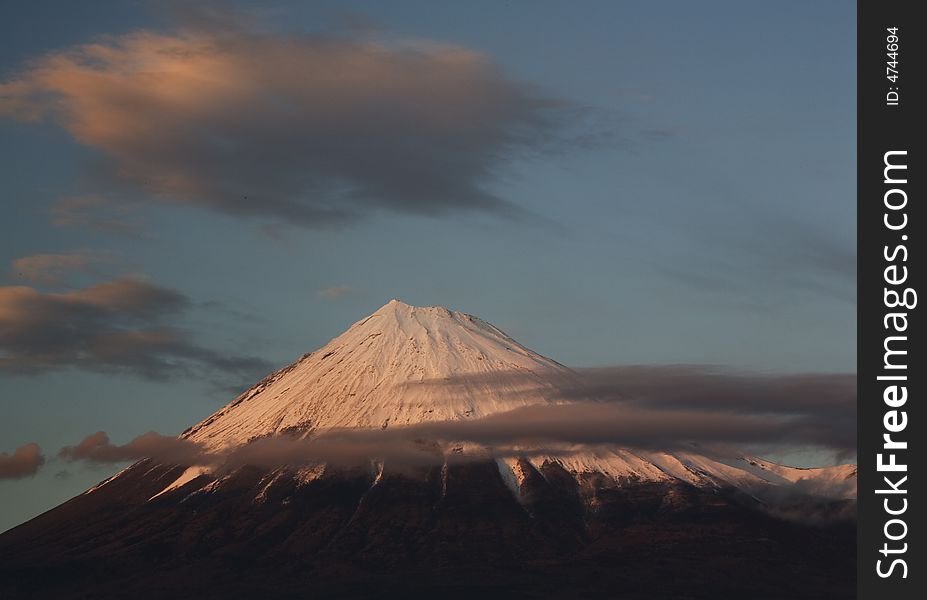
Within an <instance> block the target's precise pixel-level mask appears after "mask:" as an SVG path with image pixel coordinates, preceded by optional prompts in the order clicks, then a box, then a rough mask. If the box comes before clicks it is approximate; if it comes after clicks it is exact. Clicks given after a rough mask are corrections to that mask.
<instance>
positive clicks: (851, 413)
mask: <svg viewBox="0 0 927 600" xmlns="http://www.w3.org/2000/svg"><path fill="white" fill-rule="evenodd" d="M479 377H480V380H479V383H480V384H484V385H485V384H487V383H493V382H494V383H499V384H502V383H511V382H510V381H509V379H508V378H514V377H524V375H521V374H516V373H511V374H501V375H500V376H497V377H486V376H479ZM442 382H443V384H446V385H451V386H454V385H472V384H474V383H475V382H474V381H473V378H463V377H461V378H456V379H452V380H450V382H448V381H447V380H442ZM432 384H435V385H437V384H438V382H432ZM559 384H560V394H559V401H558V402H556V403H554V404H543V405H531V406H526V407H523V408H518V409H515V410H511V411H507V412H503V413H497V414H493V415H489V416H487V417H483V418H479V419H463V420H452V421H433V422H423V423H417V424H414V425H408V426H397V427H390V428H388V429H344V430H328V431H324V432H319V433H316V434H313V435H312V436H310V437H308V438H299V437H294V436H287V435H280V436H271V437H266V438H261V439H257V440H252V441H251V442H249V443H248V444H246V445H244V446H241V447H239V448H235V449H233V450H230V451H220V452H217V453H215V452H213V453H211V452H207V451H206V450H205V449H203V448H201V447H200V446H199V445H197V444H195V443H193V442H190V441H188V440H184V445H181V446H178V445H177V444H176V442H177V440H176V438H165V437H163V436H155V434H146V435H149V436H155V437H151V438H150V439H146V441H147V442H148V443H147V445H143V444H141V443H140V442H139V440H141V438H137V439H136V440H135V441H133V442H132V443H131V444H130V446H131V448H132V449H131V450H127V449H126V448H109V447H108V441H107V440H106V438H105V434H102V433H97V434H95V436H96V437H94V436H91V438H92V439H91V438H88V439H87V440H85V441H84V442H82V446H88V447H92V448H98V447H104V446H106V447H107V450H106V451H94V452H73V451H69V454H70V455H71V456H73V457H74V458H82V459H87V460H95V461H104V462H105V461H114V460H117V461H122V460H128V459H129V458H141V457H143V456H150V457H154V458H159V459H162V460H163V459H165V457H166V455H170V456H171V460H174V461H176V462H179V463H185V462H186V463H191V462H195V461H201V462H203V463H204V464H216V465H225V466H241V465H245V464H249V465H257V466H263V467H274V466H281V465H284V464H291V465H292V464H301V463H312V462H335V463H338V462H346V463H355V464H356V463H358V462H364V461H366V460H369V459H371V458H380V459H384V458H389V459H390V460H393V461H397V462H400V463H411V464H425V463H432V464H433V463H435V462H441V461H443V460H444V453H445V452H446V451H447V450H448V449H449V448H453V447H457V446H460V445H475V446H477V447H482V448H485V449H487V450H488V451H490V452H492V453H493V454H495V455H496V456H509V455H510V456H517V455H526V454H549V453H554V454H564V453H569V452H573V451H580V450H582V449H584V448H589V447H597V446H619V447H626V448H636V449H641V450H659V451H678V450H685V451H691V450H692V449H693V447H694V446H697V447H698V451H699V452H702V453H706V454H717V455H719V456H725V455H726V456H731V455H739V454H738V453H739V452H740V450H738V449H739V448H743V447H745V446H751V447H757V446H767V447H778V448H789V447H796V446H797V447H817V448H827V449H831V450H835V451H837V452H839V453H843V454H847V455H849V454H852V453H854V452H855V449H856V419H855V417H856V412H855V405H856V403H855V398H856V390H855V377H854V376H850V375H830V374H808V375H750V374H731V373H725V372H723V371H719V370H715V369H707V368H704V367H689V366H668V367H615V368H609V369H594V370H589V371H580V372H577V373H576V374H575V376H570V377H569V378H568V379H565V380H563V381H560V382H559ZM416 385H423V384H416ZM424 385H429V383H428V382H426V383H425V384H424ZM143 437H144V436H143ZM133 452H134V453H133ZM146 452H148V453H149V454H145V453H146ZM127 457H129V458H127ZM848 485H849V484H848ZM807 491H809V493H810V492H812V491H813V490H807Z"/></svg>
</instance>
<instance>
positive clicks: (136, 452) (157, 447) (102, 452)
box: [58, 431, 203, 463]
mask: <svg viewBox="0 0 927 600" xmlns="http://www.w3.org/2000/svg"><path fill="white" fill-rule="evenodd" d="M202 455H203V453H202V451H201V450H200V449H199V447H198V446H197V445H196V444H194V443H193V442H189V441H187V440H183V439H180V438H177V437H172V436H164V435H160V434H158V433H155V432H153V431H149V432H148V433H145V434H142V435H140V436H138V437H136V438H134V439H133V440H132V441H130V442H128V443H126V444H122V445H115V444H112V443H111V442H110V441H109V436H108V435H107V434H106V432H103V431H98V432H96V433H93V434H91V435H88V436H87V437H85V438H84V439H83V440H81V442H80V443H79V444H77V445H76V446H65V447H64V448H62V449H61V450H60V451H59V452H58V456H59V458H63V459H64V460H67V461H76V460H84V461H89V462H98V463H118V462H129V461H134V460H139V459H142V458H157V459H158V460H162V461H165V462H178V463H185V462H191V463H195V462H198V461H200V460H201V457H202Z"/></svg>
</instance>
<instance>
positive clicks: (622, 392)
mask: <svg viewBox="0 0 927 600" xmlns="http://www.w3.org/2000/svg"><path fill="white" fill-rule="evenodd" d="M524 377H525V375H523V374H521V373H518V372H511V373H506V372H503V373H494V374H489V375H462V376H458V377H455V378H451V379H450V380H441V381H431V382H425V385H435V386H441V387H443V386H460V387H463V388H467V387H468V386H472V385H495V384H500V385H501V384H506V385H507V386H508V387H509V388H512V387H517V386H516V385H515V384H517V383H518V382H519V381H520V380H521V379H523V378H524ZM554 383H555V385H556V388H557V392H556V394H555V398H557V399H559V400H560V401H561V402H565V403H569V404H568V405H566V406H570V407H571V408H569V409H565V408H561V407H558V406H554V407H547V408H545V407H529V408H528V409H526V412H525V413H524V414H522V415H518V414H517V413H514V412H513V413H506V414H511V415H512V418H524V419H526V429H525V431H528V430H529V428H528V427H527V425H528V424H529V423H534V425H535V426H537V427H539V428H541V427H544V426H549V427H551V428H552V430H551V431H550V432H548V433H545V434H544V436H542V437H546V438H548V439H558V440H560V441H564V442H568V441H575V442H585V443H597V442H598V441H601V442H608V441H613V442H616V443H631V442H634V440H632V439H631V437H630V436H631V435H632V434H633V433H634V431H633V430H632V431H628V432H625V427H624V425H622V424H621V423H617V422H616V423H611V421H612V420H618V421H622V420H625V419H627V421H626V422H632V421H633V422H636V427H638V428H639V429H637V431H639V432H641V433H642V434H645V435H646V436H647V439H649V440H652V442H650V443H654V444H657V445H665V444H671V445H672V444H676V443H679V442H686V441H700V442H702V443H724V444H731V443H741V442H747V443H750V444H754V445H758V444H773V445H786V446H788V445H796V444H798V445H808V446H817V447H822V448H828V449H831V450H834V451H836V452H837V453H839V454H840V455H843V456H846V455H851V454H853V453H855V451H856V376H855V375H850V374H829V373H807V374H757V373H744V372H736V371H730V370H726V369H722V368H717V367H707V366H697V365H667V366H620V367H607V368H599V369H580V370H577V371H574V372H572V373H571V374H570V375H568V376H563V377H558V378H557V379H556V380H555V381H554ZM417 385H422V384H417ZM561 412H563V414H560V413H561ZM703 416H704V417H705V418H706V419H707V420H703V419H702V417H703ZM508 418H509V417H505V416H502V415H500V416H498V417H495V416H494V417H490V418H489V420H487V421H486V423H485V424H486V425H487V426H489V427H490V429H489V430H488V431H492V430H493V428H495V427H497V424H495V423H494V419H499V420H500V421H502V422H504V421H506V420H507V419H508ZM573 418H576V419H578V422H577V423H576V426H577V429H576V431H575V433H573V430H572V429H570V428H569V427H567V423H569V422H570V419H573ZM587 418H588V423H586V422H585V421H586V420H587ZM547 419H549V420H550V422H549V423H548V422H547ZM561 419H563V421H562V422H561V421H560V420H561ZM600 419H601V421H600ZM686 422H688V424H689V426H691V428H692V430H691V431H690V432H688V433H686V432H685V431H684V430H682V429H676V427H677V426H679V425H680V424H684V423H686ZM558 423H561V425H560V426H561V427H562V429H561V431H562V437H558V434H557V431H556V430H557V427H558ZM601 423H609V425H607V426H606V427H605V429H606V431H605V432H604V433H596V432H600V424H601ZM699 424H703V425H705V428H701V429H700V428H698V427H697V426H698V425H699ZM512 425H513V427H514V426H515V425H516V424H514V423H513V424H512ZM587 425H588V429H586V427H587ZM713 427H714V428H715V429H712V428H713ZM608 431H611V432H613V435H614V438H613V439H612V440H608V434H607V432H608ZM622 432H624V433H622ZM541 433H542V431H541V429H538V434H539V435H540V434H541ZM474 435H475V434H474ZM596 436H601V439H598V438H597V437H596ZM744 436H746V437H744ZM468 439H469V438H468ZM634 443H640V442H634Z"/></svg>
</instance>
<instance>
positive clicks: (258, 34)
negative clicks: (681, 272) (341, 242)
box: [0, 14, 565, 227]
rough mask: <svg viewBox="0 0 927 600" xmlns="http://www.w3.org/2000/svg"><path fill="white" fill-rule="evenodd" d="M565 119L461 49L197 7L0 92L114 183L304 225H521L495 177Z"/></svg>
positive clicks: (66, 58)
mask: <svg viewBox="0 0 927 600" xmlns="http://www.w3.org/2000/svg"><path fill="white" fill-rule="evenodd" d="M564 108H565V106H564V104H563V103H562V102H558V101H554V100H551V99H549V98H546V97H544V96H543V95H541V94H540V93H538V92H537V91H536V90H535V89H533V88H531V87H530V86H527V85H524V84H522V83H519V82H516V81H514V80H512V79H510V78H509V77H507V76H506V75H505V74H504V73H503V72H502V71H501V70H500V69H499V67H498V66H497V65H495V64H494V63H493V62H492V61H491V60H490V59H489V58H488V57H486V56H485V55H483V54H480V53H478V52H475V51H473V50H469V49H466V48H462V47H459V46H452V45H445V44H438V43H434V42H429V41H418V40H398V41H397V40H386V41H384V40H379V41H377V40H368V39H360V38H352V37H334V36H326V35H321V34H289V35H283V34H276V33H269V32H266V31H261V30H259V29H258V28H256V27H254V26H253V25H251V24H249V23H247V22H245V21H243V20H240V19H234V18H223V19H218V20H217V19H216V16H215V15H211V16H210V15H207V16H206V17H205V18H204V17H203V15H202V14H200V15H197V18H195V19H192V18H189V15H188V18H187V20H186V22H185V23H184V24H182V25H181V26H180V27H178V28H177V29H175V30H174V31H172V32H167V33H162V32H153V31H136V32H133V33H129V34H125V35H121V36H110V37H104V38H100V39H99V40H98V41H96V42H94V43H89V44H85V45H80V46H76V47H72V48H70V49H68V50H65V51H60V52H54V53H51V54H48V55H46V56H44V57H41V58H39V59H37V60H35V61H33V62H32V63H30V64H28V65H27V66H26V67H25V68H24V70H22V71H21V72H20V73H19V74H18V75H17V76H15V77H13V78H11V79H9V80H7V81H5V82H3V83H0V115H5V116H7V117H11V118H15V119H19V120H23V121H39V120H42V119H48V120H51V121H53V122H55V123H57V124H58V125H60V126H61V127H63V128H64V129H65V130H66V131H67V132H68V133H69V134H70V135H71V136H72V137H73V138H74V139H75V140H76V141H77V142H79V143H81V144H83V145H86V146H89V147H91V148H94V149H96V150H98V151H99V156H100V160H101V163H100V165H98V167H99V170H98V172H101V173H103V174H104V179H105V182H106V183H108V184H110V185H113V186H114V189H120V190H124V191H126V192H127V193H128V194H130V195H132V194H134V195H135V196H136V197H145V198H152V199H155V200H159V201H162V202H172V203H178V204H185V205H195V206H199V207H203V208H207V209H210V210H215V211H219V212H222V213H226V214H231V215H236V216H241V217H257V218H260V219H263V220H265V221H267V220H269V221H271V222H286V223H292V224H299V225H304V226H311V227H324V226H332V225H340V224H344V223H346V222H349V221H351V220H353V219H356V218H359V217H361V216H364V215H367V214H369V213H370V212H371V211H376V210H388V211H398V212H404V213H412V214H419V215H443V214H448V213H456V212H467V211H470V212H472V211H479V212H484V213H490V214H494V215H502V216H507V217H513V218H519V217H525V216H527V213H526V211H524V210H523V209H521V208H519V207H517V206H515V205H513V204H510V203H508V202H506V201H505V200H503V199H502V198H500V197H498V196H496V195H494V194H493V193H492V192H490V191H488V188H487V183H489V182H490V181H492V180H493V178H494V176H495V175H496V173H497V171H498V169H499V168H500V166H501V165H502V164H503V163H504V162H505V159H506V158H507V157H510V156H512V155H513V154H517V153H519V152H521V151H526V150H529V149H532V148H535V147H537V146H538V145H544V144H546V143H549V142H550V141H551V140H552V139H553V138H555V137H556V135H555V134H554V131H555V130H556V129H557V124H558V117H557V116H555V114H556V113H557V111H558V110H560V109H564ZM57 210H58V212H59V214H58V216H57V217H56V218H57V219H58V221H59V222H67V221H68V220H69V218H70V217H69V215H70V213H69V212H68V209H67V208H64V209H61V208H59V209H57Z"/></svg>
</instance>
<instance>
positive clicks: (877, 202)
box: [857, 0, 927, 600]
mask: <svg viewBox="0 0 927 600" xmlns="http://www.w3.org/2000/svg"><path fill="white" fill-rule="evenodd" d="M857 7H858V14H857V18H858V25H857V36H858V37H857V57H858V61H857V96H858V113H857V125H858V154H857V193H858V199H857V201H858V271H857V274H858V277H857V292H858V295H857V301H858V313H857V319H858V323H857V325H858V328H857V331H858V342H857V343H858V377H859V390H858V391H859V400H858V411H857V415H858V420H859V421H858V448H859V454H858V457H859V475H858V484H859V492H858V493H859V504H858V508H859V525H858V571H857V577H858V585H859V587H858V597H859V598H861V599H863V600H868V599H870V598H872V599H877V600H906V599H908V598H915V597H919V598H923V597H924V596H923V594H924V590H927V565H925V564H923V563H918V561H917V560H916V559H915V557H918V558H919V559H921V560H922V558H921V557H923V556H925V555H927V554H925V547H924V545H925V544H927V536H925V535H924V532H923V527H924V518H923V514H924V511H925V510H927V506H924V505H925V503H927V498H925V496H924V495H923V494H918V493H916V492H915V491H914V490H915V488H917V489H920V490H924V489H925V488H927V486H925V481H924V480H925V478H927V469H925V466H924V464H923V463H924V462H925V457H927V427H925V424H924V422H925V421H927V410H925V409H924V408H922V406H921V405H922V404H923V403H925V402H927V397H925V394H927V383H925V382H927V361H925V360H924V356H923V354H922V353H921V352H920V351H918V350H916V348H918V347H921V346H922V344H921V343H919V342H922V340H920V338H921V337H922V336H924V335H927V334H925V332H924V328H923V326H922V321H923V318H922V317H920V313H921V312H922V311H923V308H921V307H920V306H919V302H920V300H921V299H920V298H917V292H918V291H921V283H922V282H923V281H924V280H925V276H924V271H925V270H927V263H925V262H924V257H923V250H922V249H923V247H924V245H923V240H922V239H921V238H922V237H923V236H924V235H925V228H924V221H923V219H924V210H923V208H922V206H921V205H922V204H923V203H924V202H925V198H924V197H923V191H924V185H923V178H924V173H925V169H924V164H925V163H927V154H925V153H924V152H923V150H922V147H923V141H922V139H923V132H922V131H921V127H920V122H922V121H923V120H924V119H923V117H924V115H921V114H920V113H922V112H925V111H927V103H925V97H924V93H923V88H924V86H923V79H924V77H925V75H927V73H925V71H927V63H925V61H924V60H923V58H922V57H923V51H922V49H923V47H924V40H925V37H927V22H924V21H923V20H918V19H917V18H916V17H915V12H916V11H915V8H916V7H917V4H916V3H915V2H913V1H910V0H906V1H887V2H885V1H879V0H860V1H859V2H858V4H857ZM923 300H924V301H927V296H925V297H924V298H923ZM886 436H887V437H886ZM918 458H919V460H918ZM905 478H906V479H905ZM915 590H918V592H917V593H916V592H915Z"/></svg>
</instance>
